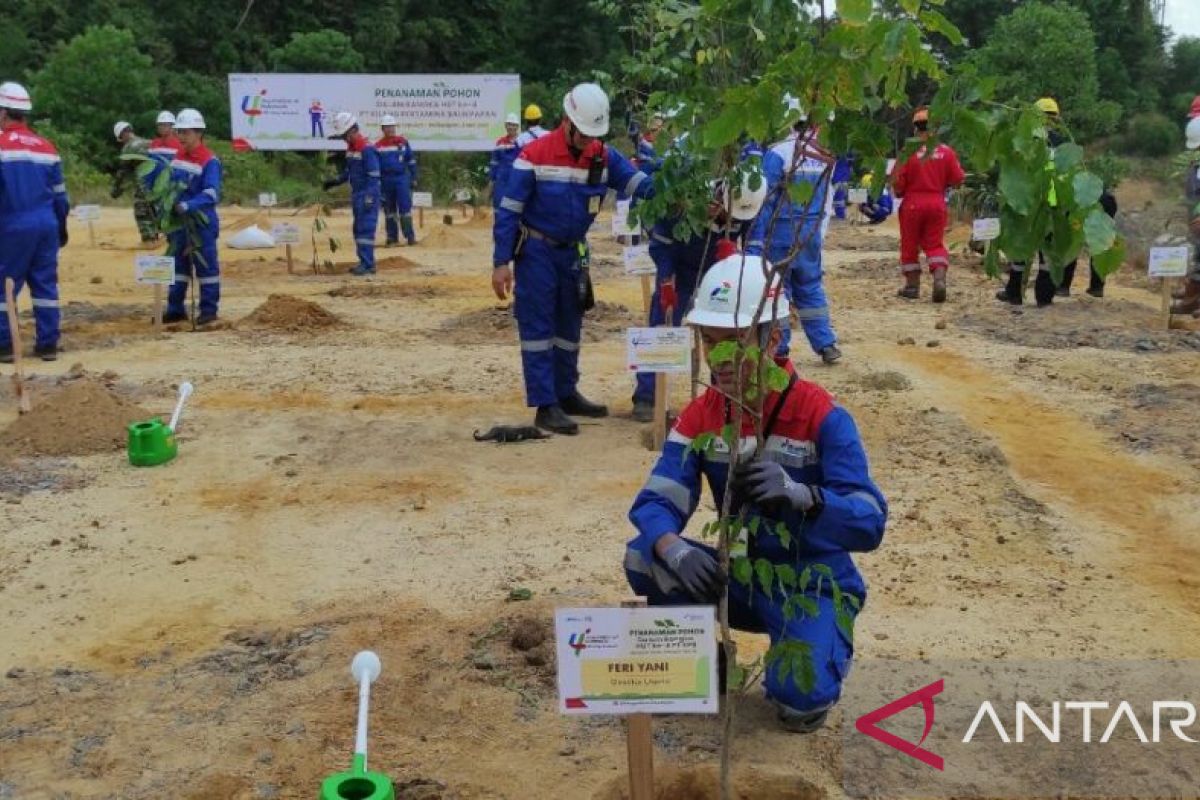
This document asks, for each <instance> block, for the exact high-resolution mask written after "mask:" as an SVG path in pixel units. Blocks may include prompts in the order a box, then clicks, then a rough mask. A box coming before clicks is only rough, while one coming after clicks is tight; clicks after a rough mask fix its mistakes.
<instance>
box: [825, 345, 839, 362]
mask: <svg viewBox="0 0 1200 800" xmlns="http://www.w3.org/2000/svg"><path fill="white" fill-rule="evenodd" d="M821 360H822V361H824V362H825V363H826V364H836V363H837V362H839V361H841V360H842V351H841V350H839V349H838V346H837V345H836V344H831V345H829V347H826V348H823V349H822V350H821Z"/></svg>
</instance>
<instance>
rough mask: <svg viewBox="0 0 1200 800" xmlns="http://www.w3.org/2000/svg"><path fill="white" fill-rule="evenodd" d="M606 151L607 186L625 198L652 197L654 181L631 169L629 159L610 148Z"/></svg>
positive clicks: (631, 165) (643, 198) (644, 174)
mask: <svg viewBox="0 0 1200 800" xmlns="http://www.w3.org/2000/svg"><path fill="white" fill-rule="evenodd" d="M607 150H608V186H609V188H610V189H614V190H616V191H618V192H621V193H623V194H625V195H626V196H627V197H635V198H640V199H642V200H645V199H647V198H650V197H653V196H654V181H651V180H647V178H649V177H650V176H649V175H647V174H646V173H644V172H640V171H639V170H636V169H634V168H633V164H630V163H629V159H627V158H625V156H623V155H621V153H620V152H619V151H617V150H614V149H612V148H611V147H609V148H607Z"/></svg>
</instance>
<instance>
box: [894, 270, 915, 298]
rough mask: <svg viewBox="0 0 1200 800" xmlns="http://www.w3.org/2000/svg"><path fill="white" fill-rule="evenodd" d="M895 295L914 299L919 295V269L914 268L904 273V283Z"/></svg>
mask: <svg viewBox="0 0 1200 800" xmlns="http://www.w3.org/2000/svg"><path fill="white" fill-rule="evenodd" d="M896 295H897V296H899V297H903V298H904V299H905V300H916V299H917V298H918V297H920V296H921V270H919V269H914V270H912V271H911V272H906V273H904V285H903V286H901V287H900V291H898V292H896Z"/></svg>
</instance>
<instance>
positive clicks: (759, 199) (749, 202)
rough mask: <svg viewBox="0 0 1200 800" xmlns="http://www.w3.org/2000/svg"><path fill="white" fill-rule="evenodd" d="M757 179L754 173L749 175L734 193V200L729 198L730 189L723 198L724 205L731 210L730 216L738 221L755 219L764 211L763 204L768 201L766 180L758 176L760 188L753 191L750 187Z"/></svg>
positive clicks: (760, 175)
mask: <svg viewBox="0 0 1200 800" xmlns="http://www.w3.org/2000/svg"><path fill="white" fill-rule="evenodd" d="M755 177H756V176H755V175H754V174H753V173H747V174H746V176H745V177H744V178H742V185H741V186H740V187H739V188H738V189H736V190H735V191H734V193H733V198H732V199H730V197H729V196H728V189H726V192H725V196H724V197H723V198H722V200H723V201H724V205H725V206H726V207H727V208H728V209H729V213H730V216H732V217H733V218H734V219H736V220H750V219H754V218H755V217H757V216H758V212H759V211H761V210H762V207H763V203H765V202H766V201H767V181H766V178H764V177H763V176H762V174H761V173H759V174H758V175H757V179H758V188H757V189H752V188H750V187H751V184H752V182H753V180H754V178H755ZM726 186H728V184H726Z"/></svg>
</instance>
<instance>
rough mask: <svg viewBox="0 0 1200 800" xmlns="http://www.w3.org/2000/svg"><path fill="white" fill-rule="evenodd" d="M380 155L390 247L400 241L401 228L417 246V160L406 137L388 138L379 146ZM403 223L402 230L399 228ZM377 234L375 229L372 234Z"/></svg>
mask: <svg viewBox="0 0 1200 800" xmlns="http://www.w3.org/2000/svg"><path fill="white" fill-rule="evenodd" d="M375 151H376V152H377V153H379V171H380V191H381V192H382V195H383V224H384V227H385V228H386V229H387V241H388V244H395V243H396V242H397V241H399V237H400V229H403V231H404V238H405V239H406V240H407V241H408V243H409V244H416V243H417V236H416V234H415V233H414V232H413V224H412V187H413V184H415V183H416V182H417V159H416V156H414V155H413V149H412V145H410V144H409V143H408V139H405V138H404V137H403V136H384V137H383V138H382V139H380V140H379V141H378V142H376V143H375ZM397 222H399V229H398V227H397ZM371 235H372V237H373V236H374V235H375V233H374V229H372V232H371Z"/></svg>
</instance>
